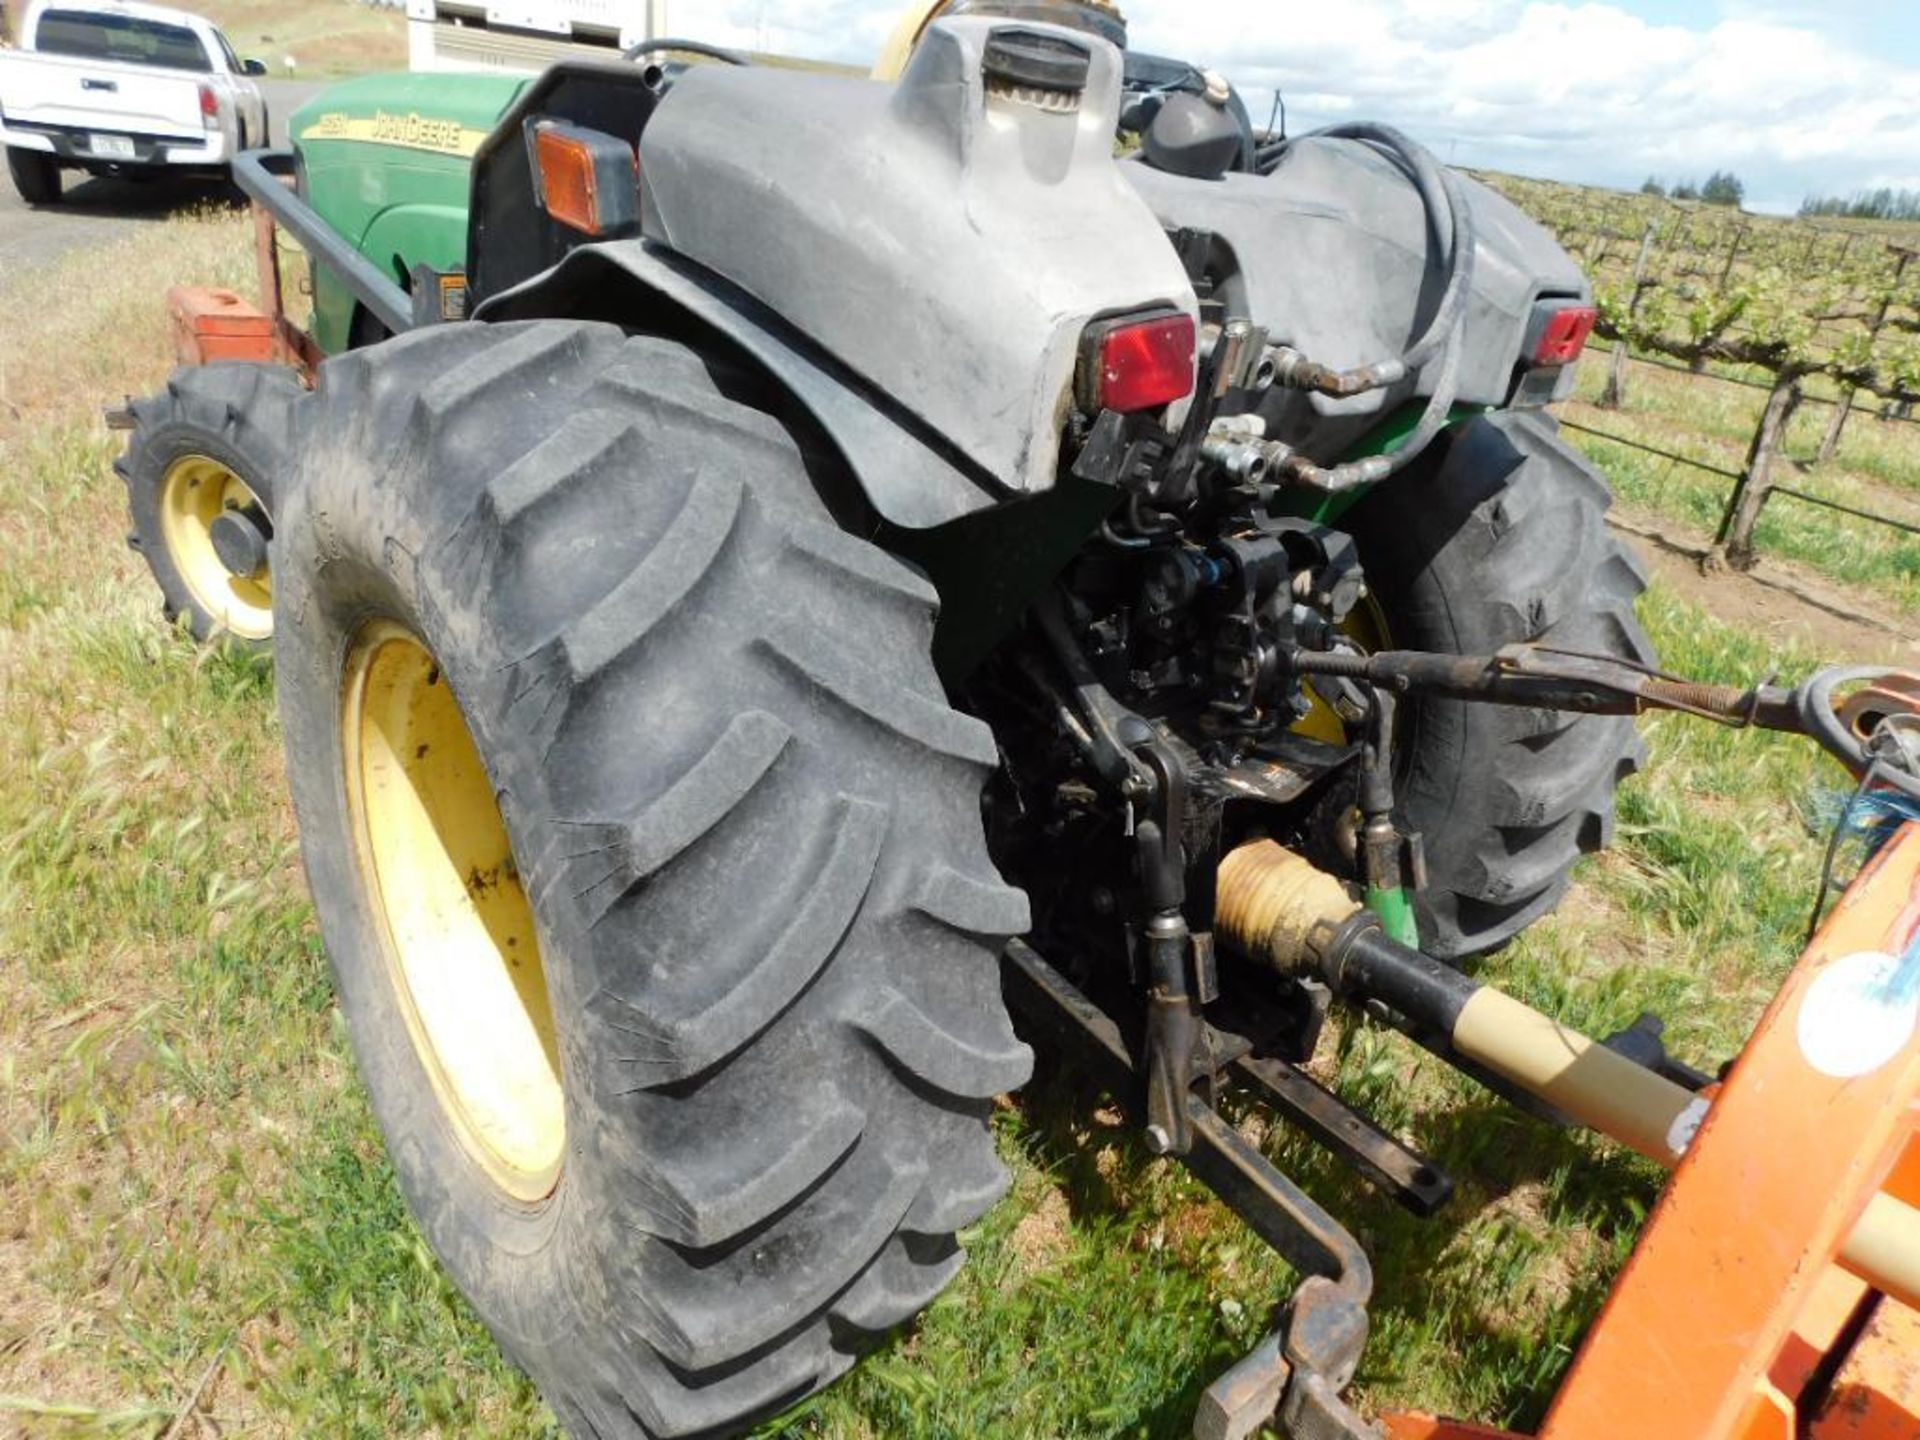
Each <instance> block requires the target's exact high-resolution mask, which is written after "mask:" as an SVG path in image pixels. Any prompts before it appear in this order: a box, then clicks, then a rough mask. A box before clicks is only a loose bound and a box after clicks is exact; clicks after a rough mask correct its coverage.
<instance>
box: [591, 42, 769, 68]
mask: <svg viewBox="0 0 1920 1440" xmlns="http://www.w3.org/2000/svg"><path fill="white" fill-rule="evenodd" d="M662 50H677V51H679V52H680V53H681V54H683V55H704V56H706V57H707V59H709V60H718V61H720V62H721V63H722V64H725V65H751V64H752V63H753V62H752V61H751V60H749V59H748V58H747V57H746V56H744V55H742V54H741V53H740V52H739V51H738V50H727V49H724V48H722V47H721V46H719V45H709V44H707V42H706V41H704V40H669V39H665V38H662V39H659V40H642V41H641V42H640V43H639V44H638V45H629V46H628V47H627V48H626V49H624V50H622V51H621V52H620V58H621V59H622V60H638V59H639V58H640V57H641V56H642V55H657V54H659V53H660V52H661V51H662Z"/></svg>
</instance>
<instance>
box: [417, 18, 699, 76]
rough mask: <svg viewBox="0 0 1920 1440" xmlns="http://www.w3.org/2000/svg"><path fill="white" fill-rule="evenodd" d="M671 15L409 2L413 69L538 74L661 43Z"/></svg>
mask: <svg viewBox="0 0 1920 1440" xmlns="http://www.w3.org/2000/svg"><path fill="white" fill-rule="evenodd" d="M666 10H667V5H666V0H513V3H509V4H504V5H489V4H486V3H484V0H480V3H475V0H407V62H408V65H409V67H410V68H411V69H414V70H418V71H439V70H506V71H516V72H523V73H526V74H534V73H537V72H539V71H541V70H544V69H545V68H546V67H547V66H548V65H551V64H552V63H553V62H554V61H556V60H561V59H568V58H578V57H580V56H583V55H584V56H589V57H599V58H603V59H605V58H613V57H617V56H618V55H619V53H620V52H621V51H622V50H624V49H626V48H627V47H628V46H630V45H637V44H639V43H640V42H642V41H644V40H652V39H657V38H659V37H660V36H662V35H665V34H666V33H667V28H666V25H667V21H666Z"/></svg>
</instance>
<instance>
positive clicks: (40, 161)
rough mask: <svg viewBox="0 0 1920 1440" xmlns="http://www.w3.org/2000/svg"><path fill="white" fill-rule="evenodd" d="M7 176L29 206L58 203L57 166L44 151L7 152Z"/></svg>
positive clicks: (9, 149)
mask: <svg viewBox="0 0 1920 1440" xmlns="http://www.w3.org/2000/svg"><path fill="white" fill-rule="evenodd" d="M7 174H8V175H9V176H10V177H12V179H13V188H14V189H15V190H16V191H18V192H19V195H20V198H21V199H22V200H24V201H26V202H27V204H29V205H55V204H58V203H59V200H60V165H59V162H58V161H56V160H55V159H54V158H53V156H52V155H50V154H49V153H47V152H46V151H44V150H18V149H14V148H13V147H11V146H9V147H8V149H7Z"/></svg>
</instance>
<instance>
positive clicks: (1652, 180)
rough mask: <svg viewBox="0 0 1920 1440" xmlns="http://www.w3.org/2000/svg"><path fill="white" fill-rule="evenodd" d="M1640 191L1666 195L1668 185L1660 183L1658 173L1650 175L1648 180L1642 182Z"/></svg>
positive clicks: (1644, 193)
mask: <svg viewBox="0 0 1920 1440" xmlns="http://www.w3.org/2000/svg"><path fill="white" fill-rule="evenodd" d="M1640 193H1641V194H1642V195H1659V196H1662V197H1664V196H1665V195H1666V193H1667V187H1666V186H1664V185H1662V184H1661V183H1660V177H1659V176H1658V175H1649V176H1647V178H1646V180H1645V181H1643V182H1642V183H1641V186H1640Z"/></svg>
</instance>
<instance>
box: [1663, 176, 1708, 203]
mask: <svg viewBox="0 0 1920 1440" xmlns="http://www.w3.org/2000/svg"><path fill="white" fill-rule="evenodd" d="M1667 193H1668V194H1670V195H1671V196H1672V197H1673V198H1674V199H1676V200H1698V199H1699V198H1700V187H1699V186H1698V185H1696V184H1694V183H1693V182H1692V181H1691V180H1682V181H1680V182H1679V183H1678V184H1676V185H1675V186H1674V187H1673V189H1672V190H1670V191H1668V192H1667Z"/></svg>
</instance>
